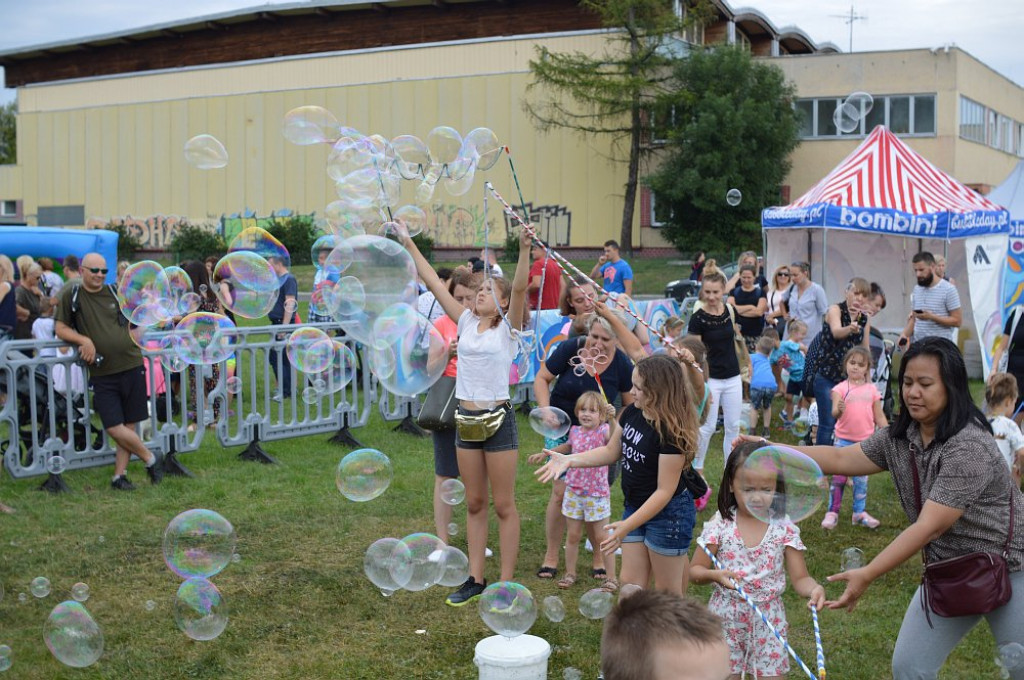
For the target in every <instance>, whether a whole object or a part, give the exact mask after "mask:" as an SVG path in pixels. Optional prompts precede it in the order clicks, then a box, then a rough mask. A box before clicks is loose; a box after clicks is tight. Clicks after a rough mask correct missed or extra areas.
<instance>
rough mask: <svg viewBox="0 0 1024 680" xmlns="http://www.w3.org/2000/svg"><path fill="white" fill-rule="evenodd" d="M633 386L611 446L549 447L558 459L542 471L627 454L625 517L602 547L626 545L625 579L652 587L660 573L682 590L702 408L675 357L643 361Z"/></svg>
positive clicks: (547, 473)
mask: <svg viewBox="0 0 1024 680" xmlns="http://www.w3.org/2000/svg"><path fill="white" fill-rule="evenodd" d="M632 383H633V388H632V390H631V393H632V395H633V403H632V404H631V405H629V406H627V407H626V408H625V409H624V410H623V411H622V413H621V414H620V415H619V421H618V423H617V424H616V426H615V427H614V428H613V431H612V434H611V439H610V440H609V442H608V444H607V445H605V446H603V447H600V448H596V449H592V450H590V451H587V452H585V453H580V454H576V455H572V456H566V455H563V454H560V453H557V452H554V451H550V450H549V451H545V453H547V454H548V455H549V456H550V459H549V460H548V462H547V463H545V464H544V465H543V466H542V467H541V468H540V469H539V470H537V472H536V475H537V478H538V479H539V480H540V481H541V482H548V481H552V480H555V479H558V478H559V477H560V476H561V475H562V473H563V472H565V471H566V470H567V469H569V468H570V467H599V466H601V465H609V464H611V463H614V462H615V461H616V460H618V459H619V458H622V461H623V465H622V492H623V495H624V497H625V505H624V508H623V513H622V519H621V520H620V521H617V522H612V523H610V524H609V525H608V526H607V527H605V529H606V530H607V531H608V537H607V538H606V539H605V540H604V541H603V542H602V543H601V546H600V549H601V550H602V551H603V552H604V553H605V555H614V553H615V550H616V549H618V548H620V547H621V548H622V570H621V578H620V580H621V582H622V583H624V584H625V583H632V584H635V585H638V586H640V587H642V588H646V587H647V586H648V585H649V583H650V581H651V578H652V577H653V579H654V585H655V587H656V588H658V589H659V590H668V591H672V592H675V593H679V594H682V592H683V591H684V590H685V589H686V582H687V574H688V571H689V559H688V557H687V552H688V550H689V548H690V539H691V538H692V535H693V526H694V523H695V522H696V518H697V512H696V509H695V508H694V504H693V500H694V499H693V491H691V487H693V486H694V485H695V484H699V483H700V478H699V477H698V476H697V475H696V474H694V473H693V472H692V469H691V463H692V462H693V456H694V451H695V449H696V445H697V438H698V434H697V409H696V405H695V404H694V403H693V400H692V398H691V392H690V389H689V388H688V387H687V385H686V379H685V378H684V376H683V369H682V367H681V366H680V365H679V362H678V361H676V360H675V359H673V358H671V357H668V356H665V355H655V356H651V357H647V358H646V359H643V360H642V361H640V363H638V364H637V365H636V368H634V369H633V378H632ZM687 472H688V473H689V474H686V473H687ZM694 490H697V489H694ZM699 490H701V491H702V490H703V489H702V488H700V489H699Z"/></svg>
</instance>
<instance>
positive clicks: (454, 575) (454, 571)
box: [437, 545, 469, 587]
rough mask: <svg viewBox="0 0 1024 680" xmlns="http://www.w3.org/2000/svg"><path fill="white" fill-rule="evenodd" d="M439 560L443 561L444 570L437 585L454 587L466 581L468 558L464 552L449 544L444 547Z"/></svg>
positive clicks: (467, 576)
mask: <svg viewBox="0 0 1024 680" xmlns="http://www.w3.org/2000/svg"><path fill="white" fill-rule="evenodd" d="M441 560H442V562H444V572H443V573H442V574H441V578H440V579H438V581H437V583H438V585H442V586H451V587H455V586H461V585H462V584H463V583H465V582H466V579H468V578H469V558H468V557H466V553H464V552H462V551H461V550H459V549H458V548H456V547H455V546H451V545H450V546H448V547H447V548H445V549H444V555H442V557H441Z"/></svg>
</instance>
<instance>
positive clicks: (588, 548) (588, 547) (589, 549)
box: [583, 538, 594, 552]
mask: <svg viewBox="0 0 1024 680" xmlns="http://www.w3.org/2000/svg"><path fill="white" fill-rule="evenodd" d="M583 547H584V548H585V549H586V551H587V552H594V545H593V544H592V543H591V542H590V539H589V538H588V539H587V543H586V545H584V546H583Z"/></svg>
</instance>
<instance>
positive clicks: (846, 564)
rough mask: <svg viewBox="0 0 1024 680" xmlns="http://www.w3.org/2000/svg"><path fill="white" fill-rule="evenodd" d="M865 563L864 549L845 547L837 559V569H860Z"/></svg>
mask: <svg viewBox="0 0 1024 680" xmlns="http://www.w3.org/2000/svg"><path fill="white" fill-rule="evenodd" d="M864 564H865V560H864V551H863V550H861V549H860V548H847V549H846V550H844V551H843V554H842V557H841V558H840V560H839V571H850V570H851V569H860V568H861V567H863V566H864Z"/></svg>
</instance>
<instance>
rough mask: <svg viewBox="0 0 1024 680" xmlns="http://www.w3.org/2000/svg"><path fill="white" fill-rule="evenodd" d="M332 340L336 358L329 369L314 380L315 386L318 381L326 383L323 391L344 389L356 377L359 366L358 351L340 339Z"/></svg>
mask: <svg viewBox="0 0 1024 680" xmlns="http://www.w3.org/2000/svg"><path fill="white" fill-rule="evenodd" d="M332 342H333V343H334V359H333V360H332V361H331V365H330V366H328V367H327V370H325V371H324V372H322V373H321V374H320V376H319V377H318V378H317V379H316V380H315V381H314V387H315V386H316V385H317V383H318V382H323V383H324V387H323V389H322V390H320V391H321V392H332V393H333V392H338V391H340V390H343V389H344V388H345V386H346V385H348V384H349V383H350V382H352V380H353V379H354V378H355V377H356V369H357V368H358V366H359V362H358V359H357V358H356V353H355V352H353V351H352V348H351V347H349V346H348V345H346V344H345V343H343V342H339V341H338V340H332Z"/></svg>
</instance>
